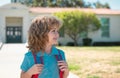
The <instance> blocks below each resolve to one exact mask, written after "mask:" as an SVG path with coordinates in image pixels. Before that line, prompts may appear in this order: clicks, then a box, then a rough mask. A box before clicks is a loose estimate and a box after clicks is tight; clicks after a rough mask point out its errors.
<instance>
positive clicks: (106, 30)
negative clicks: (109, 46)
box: [101, 18, 110, 38]
mask: <svg viewBox="0 0 120 78" xmlns="http://www.w3.org/2000/svg"><path fill="white" fill-rule="evenodd" d="M101 25H102V26H101V31H102V33H101V36H102V37H107V38H108V37H110V20H109V18H101Z"/></svg>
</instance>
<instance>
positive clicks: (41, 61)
mask: <svg viewBox="0 0 120 78" xmlns="http://www.w3.org/2000/svg"><path fill="white" fill-rule="evenodd" d="M32 54H33V57H34V62H35V64H38V62H37V59H36V58H37V57H36V54H34V53H32ZM40 63H41V64H44V62H43V56H40Z"/></svg>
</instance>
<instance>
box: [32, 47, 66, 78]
mask: <svg viewBox="0 0 120 78" xmlns="http://www.w3.org/2000/svg"><path fill="white" fill-rule="evenodd" d="M58 53H59V55H55V58H56V60H57V61H60V60H63V59H62V55H61V53H60V50H59V49H58ZM33 56H34V61H35V64H37V60H36V55H35V54H33ZM40 61H41V64H44V62H43V56H41V57H40ZM63 73H64V72H63V71H61V70H60V69H59V78H63ZM38 76H39V74H34V75H32V77H31V78H38Z"/></svg>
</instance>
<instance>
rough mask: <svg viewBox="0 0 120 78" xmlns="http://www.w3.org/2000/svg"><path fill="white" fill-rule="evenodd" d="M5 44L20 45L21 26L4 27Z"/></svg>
mask: <svg viewBox="0 0 120 78" xmlns="http://www.w3.org/2000/svg"><path fill="white" fill-rule="evenodd" d="M6 42H7V43H22V26H16V27H12V26H9V27H6Z"/></svg>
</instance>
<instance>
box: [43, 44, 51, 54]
mask: <svg viewBox="0 0 120 78" xmlns="http://www.w3.org/2000/svg"><path fill="white" fill-rule="evenodd" d="M51 50H52V45H47V46H46V48H45V52H46V53H50V52H51Z"/></svg>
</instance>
